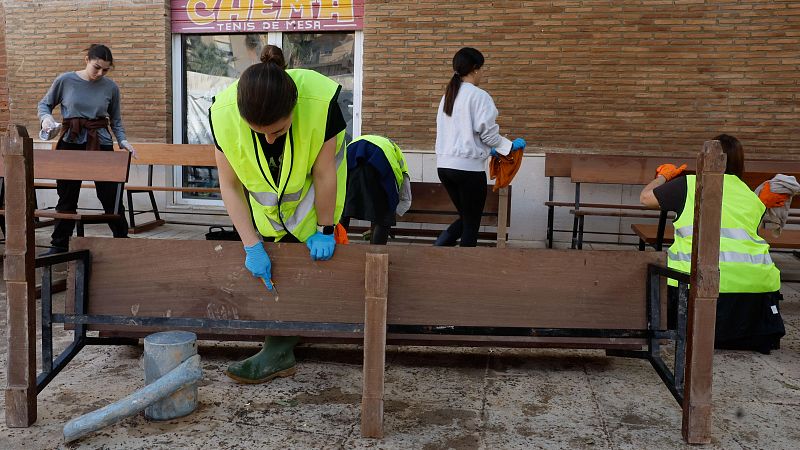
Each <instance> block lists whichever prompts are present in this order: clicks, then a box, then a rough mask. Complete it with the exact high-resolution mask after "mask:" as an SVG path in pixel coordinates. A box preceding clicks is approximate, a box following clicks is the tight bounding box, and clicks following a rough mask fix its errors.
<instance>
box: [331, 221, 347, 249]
mask: <svg viewBox="0 0 800 450" xmlns="http://www.w3.org/2000/svg"><path fill="white" fill-rule="evenodd" d="M333 239H334V240H335V241H336V243H337V244H349V243H350V239H348V238H347V230H345V229H344V225H342V224H340V223H337V224H336V228H334V229H333Z"/></svg>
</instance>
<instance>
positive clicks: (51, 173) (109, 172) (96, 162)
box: [33, 150, 130, 183]
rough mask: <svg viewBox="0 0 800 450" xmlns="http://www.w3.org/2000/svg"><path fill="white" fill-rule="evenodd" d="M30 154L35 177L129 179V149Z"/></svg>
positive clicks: (120, 180)
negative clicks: (121, 150)
mask: <svg viewBox="0 0 800 450" xmlns="http://www.w3.org/2000/svg"><path fill="white" fill-rule="evenodd" d="M33 158H34V160H35V163H34V177H35V178H44V179H50V180H78V181H82V180H90V181H114V182H119V183H124V182H126V181H128V161H129V159H130V154H129V153H128V152H103V151H94V152H93V151H85V150H34V151H33Z"/></svg>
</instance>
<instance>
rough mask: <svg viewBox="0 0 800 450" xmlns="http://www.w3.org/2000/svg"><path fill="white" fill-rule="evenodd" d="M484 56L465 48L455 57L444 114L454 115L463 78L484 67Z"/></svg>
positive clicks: (446, 91) (445, 96) (445, 97)
mask: <svg viewBox="0 0 800 450" xmlns="http://www.w3.org/2000/svg"><path fill="white" fill-rule="evenodd" d="M483 62H484V59H483V54H481V52H479V51H478V50H475V49H474V48H471V47H464V48H462V49H461V50H459V51H457V52H456V54H455V56H453V77H452V78H450V82H449V83H447V90H445V93H444V113H445V114H447V115H448V116H452V115H453V105H455V103H456V97H457V96H458V91H459V89H460V88H461V83H462V82H463V77H465V76H467V75H469V74H470V73H472V72H473V71H474V70H477V69H480V68H481V67H482V66H483Z"/></svg>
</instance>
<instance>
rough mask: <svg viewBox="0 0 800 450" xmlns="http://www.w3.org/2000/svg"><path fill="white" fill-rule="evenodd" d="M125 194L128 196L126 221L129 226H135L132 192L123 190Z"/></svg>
mask: <svg viewBox="0 0 800 450" xmlns="http://www.w3.org/2000/svg"><path fill="white" fill-rule="evenodd" d="M125 195H126V196H127V197H128V223H129V225H130V227H131V228H136V215H135V214H134V213H133V193H132V192H131V191H125Z"/></svg>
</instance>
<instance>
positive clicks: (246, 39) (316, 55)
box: [181, 32, 355, 199]
mask: <svg viewBox="0 0 800 450" xmlns="http://www.w3.org/2000/svg"><path fill="white" fill-rule="evenodd" d="M274 34H275V35H276V36H273V39H272V42H276V41H277V42H282V49H283V52H284V56H285V57H286V62H287V64H288V66H289V68H305V69H312V70H316V71H318V72H320V73H322V74H324V75H326V76H328V77H330V78H332V79H333V80H335V81H336V82H338V83H339V84H341V85H342V90H341V92H340V93H339V106H340V107H341V108H342V113H343V114H344V117H345V120H346V121H347V139H348V140H349V139H351V137H352V134H353V113H354V104H353V92H354V88H355V86H354V84H355V83H354V59H355V58H354V53H355V33H354V32H341V33H339V32H330V33H282V38H281V36H280V35H281V33H274ZM276 38H278V39H276ZM268 42H270V34H233V35H209V34H204V35H184V41H183V48H184V54H183V58H184V59H183V61H184V64H185V71H184V76H185V79H184V83H183V86H184V98H185V100H186V103H185V108H184V121H183V124H184V142H186V143H189V144H208V143H213V142H214V140H213V138H212V136H211V129H210V127H209V124H208V108H209V107H210V106H211V99H212V98H213V97H214V95H216V93H217V92H219V91H221V90H222V89H224V88H225V87H227V86H228V85H230V84H231V83H233V82H234V81H235V80H236V79H238V78H239V76H240V75H241V73H242V72H243V71H244V70H245V69H247V68H248V67H249V66H251V65H252V64H255V63H257V62H259V56H260V54H261V49H262V48H263V47H264V45H266V44H267V43H268ZM181 172H182V173H181V178H182V182H183V186H184V187H216V186H218V185H219V183H218V178H217V169H216V168H207V167H185V168H183V170H182V171H181ZM182 195H183V198H184V199H219V195H217V194H190V193H183V194H182Z"/></svg>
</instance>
